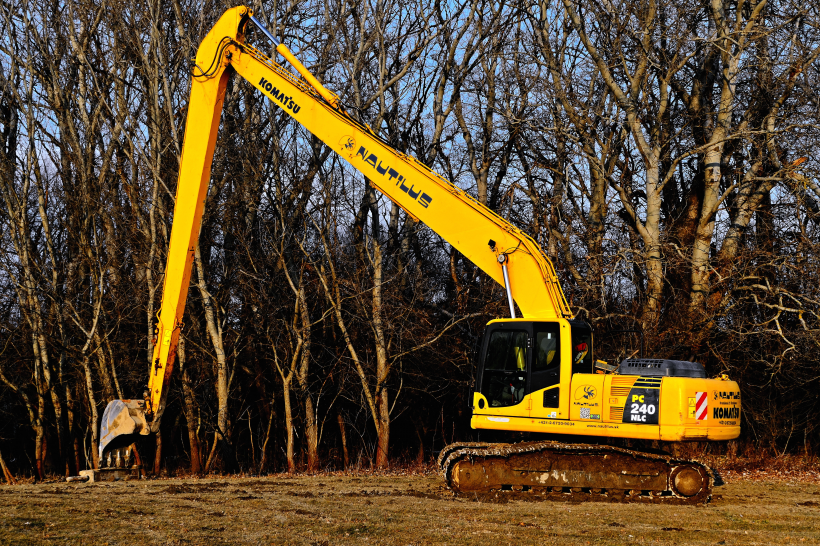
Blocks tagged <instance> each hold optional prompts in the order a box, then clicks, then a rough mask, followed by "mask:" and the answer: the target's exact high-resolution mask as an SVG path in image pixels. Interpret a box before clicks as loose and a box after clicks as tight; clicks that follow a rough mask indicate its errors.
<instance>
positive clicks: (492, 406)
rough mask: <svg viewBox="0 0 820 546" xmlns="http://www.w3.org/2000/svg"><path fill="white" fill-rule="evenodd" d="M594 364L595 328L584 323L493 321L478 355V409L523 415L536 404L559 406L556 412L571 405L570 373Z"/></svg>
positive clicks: (581, 371) (585, 369)
mask: <svg viewBox="0 0 820 546" xmlns="http://www.w3.org/2000/svg"><path fill="white" fill-rule="evenodd" d="M592 363H593V360H592V330H591V329H590V327H589V325H587V324H586V323H585V322H582V321H576V320H565V319H553V320H544V321H533V320H528V319H506V320H494V321H491V322H490V323H489V324H487V328H486V330H485V333H484V340H483V343H482V349H481V353H480V358H479V365H478V370H477V376H476V383H475V385H476V394H478V395H479V396H476V397H475V398H476V399H477V400H476V404H475V406H474V410H475V409H478V410H479V411H481V412H482V413H487V414H493V413H498V414H499V415H510V416H522V417H523V416H529V415H530V412H531V410H532V409H533V405H534V404H535V406H536V407H543V408H554V411H555V412H556V416H557V414H558V413H559V412H560V409H561V402H562V401H564V402H565V404H564V405H565V406H566V404H568V398H567V397H568V395H569V383H570V380H571V376H572V375H573V374H576V373H592V372H593V369H592V365H593V364H592ZM562 387H563V388H562ZM562 395H563V398H562ZM564 398H567V400H564ZM536 402H537V403H536Z"/></svg>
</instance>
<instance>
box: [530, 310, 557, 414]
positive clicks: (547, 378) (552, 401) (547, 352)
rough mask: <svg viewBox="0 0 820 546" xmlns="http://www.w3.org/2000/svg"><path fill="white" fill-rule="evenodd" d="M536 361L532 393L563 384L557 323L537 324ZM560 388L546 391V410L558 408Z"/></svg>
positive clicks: (544, 398)
mask: <svg viewBox="0 0 820 546" xmlns="http://www.w3.org/2000/svg"><path fill="white" fill-rule="evenodd" d="M534 333H535V346H534V347H533V349H534V352H535V359H534V361H533V367H532V374H531V376H530V392H536V391H539V390H541V389H546V388H548V387H554V386H555V385H558V384H559V383H560V382H561V344H560V339H561V326H560V324H558V323H557V322H554V323H553V322H543V323H536V324H535V332H534ZM559 396H560V391H559V388H558V387H555V388H552V389H549V390H546V391H544V394H543V403H544V407H545V408H555V407H558V402H559Z"/></svg>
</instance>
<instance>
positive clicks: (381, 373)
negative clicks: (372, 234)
mask: <svg viewBox="0 0 820 546" xmlns="http://www.w3.org/2000/svg"><path fill="white" fill-rule="evenodd" d="M373 330H374V332H375V334H376V398H377V408H378V420H379V428H378V443H377V447H376V467H377V468H386V467H387V465H388V459H387V454H388V449H389V447H390V404H389V399H388V393H387V385H386V381H387V374H388V373H390V365H389V363H388V361H387V342H386V339H385V334H384V327H383V324H382V251H381V246H380V245H379V243H378V241H376V240H374V241H373Z"/></svg>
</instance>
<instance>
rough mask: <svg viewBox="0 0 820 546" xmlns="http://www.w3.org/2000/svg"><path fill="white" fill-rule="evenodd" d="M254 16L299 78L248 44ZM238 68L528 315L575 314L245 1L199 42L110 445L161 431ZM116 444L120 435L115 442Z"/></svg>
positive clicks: (478, 208) (485, 213)
mask: <svg viewBox="0 0 820 546" xmlns="http://www.w3.org/2000/svg"><path fill="white" fill-rule="evenodd" d="M249 22H253V23H254V24H256V25H257V26H259V28H260V29H261V30H262V32H263V33H265V34H266V35H267V36H268V38H269V39H271V40H272V41H273V42H274V44H275V45H276V51H277V53H279V54H280V55H282V56H283V57H284V58H285V59H286V60H287V61H288V62H289V63H290V64H291V66H293V67H294V68H295V69H296V70H297V72H298V73H299V75H300V76H301V77H302V78H301V79H300V78H298V77H297V76H295V75H294V74H293V73H292V72H290V71H289V70H286V69H285V68H283V67H282V66H280V65H279V64H277V63H276V62H274V61H273V60H272V59H270V58H268V57H267V56H265V55H264V54H263V53H261V52H260V51H258V50H257V49H255V48H253V47H252V46H250V45H248V44H246V43H245V39H244V31H245V28H246V25H247V24H248V23H249ZM233 72H236V73H237V74H239V75H240V76H242V77H243V78H245V79H246V80H247V81H248V82H250V83H251V84H252V85H253V86H254V87H256V88H257V89H259V90H260V91H261V92H262V93H263V94H264V95H265V96H267V97H268V98H269V99H270V100H272V101H273V102H274V103H275V104H276V105H277V106H278V107H279V108H281V109H282V110H283V111H284V112H285V113H287V114H288V115H289V116H291V117H292V118H293V119H294V120H296V121H297V122H298V123H300V124H301V125H302V126H304V127H305V128H306V129H307V130H308V131H310V132H311V133H312V134H313V135H315V136H316V137H318V138H319V139H321V140H322V141H323V142H324V143H325V144H326V145H327V146H329V147H331V148H332V149H333V150H334V151H335V152H336V153H338V154H339V155H340V156H341V157H343V158H344V159H345V160H346V161H348V162H349V163H350V164H351V165H352V166H353V167H355V168H356V169H357V170H358V171H360V172H361V173H363V174H364V175H365V176H366V177H367V178H368V179H369V180H370V181H371V183H372V184H373V186H374V187H376V188H377V189H378V190H379V191H381V192H382V193H383V194H384V195H386V196H387V197H389V198H390V199H391V200H392V201H393V202H395V203H396V204H397V205H398V206H400V207H401V208H402V209H403V210H404V211H405V212H406V213H407V214H409V215H410V216H411V217H413V218H414V219H416V220H419V221H421V222H424V223H425V224H427V226H428V227H429V228H430V229H432V230H433V231H435V232H436V233H437V234H439V235H440V236H441V237H442V238H443V239H444V240H446V241H447V242H448V243H450V244H451V245H452V246H453V247H455V248H456V249H457V250H458V251H459V252H461V253H462V254H463V255H464V256H466V257H467V258H468V259H470V260H471V261H472V262H473V263H474V264H476V265H477V266H478V267H480V268H481V269H482V270H483V271H484V272H485V273H486V274H488V275H489V276H490V277H492V278H493V279H495V280H496V281H497V282H499V283H500V284H501V285H503V286H505V287H506V289H507V294H508V297H509V303H510V310H511V313H513V314H514V307H513V305H512V300H513V299H515V301H516V302H517V303H518V307H519V309H520V310H521V312H522V314H523V315H524V316H525V317H528V318H541V319H550V318H569V317H570V316H571V313H570V310H569V306H568V304H567V301H566V299H565V297H564V294H563V292H562V290H561V287H560V285H559V283H558V280H557V278H556V275H555V270H554V269H553V266H552V264H551V263H550V261H549V260H548V259H547V258H546V257H545V256H544V254H543V252H542V251H541V249H540V247H539V245H538V244H537V243H536V242H535V241H534V240H533V239H532V238H531V237H529V236H528V235H527V234H525V233H524V232H522V231H521V230H519V229H518V228H516V227H515V226H513V225H512V224H510V223H509V222H508V221H507V220H505V219H504V218H502V217H501V216H499V215H497V214H496V213H494V212H493V211H491V210H490V209H489V208H487V207H486V206H484V205H483V204H481V203H479V202H478V201H476V200H475V199H473V198H472V197H471V196H470V195H468V194H467V193H465V192H464V191H463V190H462V189H460V188H458V187H457V186H455V185H453V184H452V183H451V182H449V181H447V180H444V179H443V178H442V177H441V176H439V175H438V174H436V173H435V172H433V171H432V170H430V169H429V168H428V167H427V166H426V165H424V164H422V163H420V162H419V161H416V160H415V159H414V158H412V157H410V156H407V155H405V154H403V153H401V152H399V151H398V150H395V149H394V148H392V147H391V146H390V145H389V144H388V143H387V142H385V141H384V140H383V139H382V138H380V137H379V136H378V135H376V134H375V133H374V132H373V131H372V130H371V129H370V128H369V127H367V126H365V125H363V124H361V123H359V122H358V121H356V120H355V119H353V118H352V117H351V116H349V115H348V114H347V113H346V112H345V111H344V110H343V108H342V107H341V106H340V104H339V100H338V98H337V97H336V96H335V95H334V94H333V93H331V92H330V91H328V90H327V89H326V88H325V87H324V86H323V85H322V84H321V83H319V81H318V80H317V79H316V78H315V77H314V76H313V75H312V74H310V72H309V71H308V70H307V69H306V68H305V67H304V66H303V65H302V64H301V63H300V62H299V61H298V60H297V59H296V58H295V57H294V55H293V54H292V53H291V52H290V50H289V49H288V48H287V47H286V46H285V45H284V44H281V43H279V42H278V40H276V38H274V37H273V36H272V35H271V34H270V33H269V32H268V31H267V30H266V29H265V28H264V27H263V26H262V25H260V24H259V23H258V21H256V20H255V19H254V18H253V15H252V13H251V11H250V10H249V9H248V8H246V7H241V6H240V7H236V8H232V9H229V10H228V11H226V12H225V13H224V14H223V15H222V17H221V18H220V19H219V21H218V22H217V23H216V25H215V26H214V27H213V29H211V31H210V32H209V33H208V35H207V36H206V37H205V39H204V40H203V41H202V43H201V44H200V47H199V50H198V52H197V56H196V62H195V66H194V68H193V75H192V82H191V95H190V101H189V104H188V116H187V122H186V127H185V140H184V146H183V151H182V159H181V164H180V169H179V180H178V184H177V194H176V204H175V207H174V218H173V227H172V230H171V239H170V245H169V249H168V257H167V262H166V267H165V280H164V287H163V293H162V305H161V309H160V315H159V322H158V324H157V328H156V333H157V337H156V342H155V348H154V354H153V357H152V361H151V369H150V379H149V384H148V392H147V394H146V397H145V399H144V400H115V401H113V402H111V403H110V404H109V406H108V407H107V408H106V411H105V413H104V415H103V422H102V430H101V438H100V446H99V450H100V455H102V453H103V450H104V448H105V447H106V446H108V445H109V444H111V442H112V441H114V440H115V439H118V442H117V445H122V444H123V442H125V441H133V436H134V435H137V434H143V435H145V434H149V433H151V432H157V431H158V430H159V424H160V419H161V417H162V413H163V411H164V409H165V400H166V396H167V392H168V389H167V387H168V384H169V382H170V379H171V372H172V371H173V368H174V362H175V359H176V349H177V344H178V340H179V335H180V330H181V328H182V317H183V313H184V311H185V302H186V299H187V295H188V286H189V281H190V276H191V268H192V262H193V260H194V252H195V248H196V245H197V241H198V239H199V230H200V223H201V220H202V212H203V209H204V206H205V200H206V198H207V193H208V183H209V180H210V174H211V162H212V160H213V154H214V147H215V145H216V137H217V131H218V129H219V120H220V115H221V112H222V104H223V101H224V98H225V89H226V86H227V82H228V79H229V78H230V77H231V74H232V73H233ZM111 445H114V444H111Z"/></svg>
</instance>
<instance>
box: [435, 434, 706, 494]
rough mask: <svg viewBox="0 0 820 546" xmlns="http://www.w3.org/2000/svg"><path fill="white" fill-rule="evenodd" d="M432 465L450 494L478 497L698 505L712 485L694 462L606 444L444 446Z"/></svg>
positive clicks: (480, 444)
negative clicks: (451, 491)
mask: <svg viewBox="0 0 820 546" xmlns="http://www.w3.org/2000/svg"><path fill="white" fill-rule="evenodd" d="M438 463H439V468H440V469H441V472H442V474H443V476H444V479H445V480H446V482H447V485H448V486H449V487H450V488H451V489H452V490H453V491H455V492H456V493H457V494H460V495H469V496H478V497H485V498H486V497H494V498H501V497H509V498H519V497H526V498H531V499H532V498H539V497H540V498H544V499H549V500H565V501H571V502H580V501H593V500H598V501H612V502H646V503H652V504H702V503H703V504H705V503H707V502H709V500H710V499H711V496H712V486H713V485H714V483H715V474H714V472H713V471H712V470H711V469H710V468H709V467H707V466H706V465H703V464H701V463H699V462H696V461H690V460H685V459H676V458H674V457H673V456H672V455H668V454H655V453H646V452H643V451H636V450H631V449H624V448H619V447H614V446H606V445H601V446H598V445H589V444H565V443H561V442H528V443H518V444H492V443H461V444H451V445H449V446H447V447H446V448H444V450H442V452H441V454H440V455H439V460H438Z"/></svg>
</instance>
